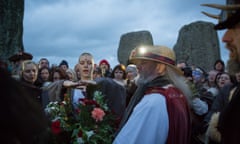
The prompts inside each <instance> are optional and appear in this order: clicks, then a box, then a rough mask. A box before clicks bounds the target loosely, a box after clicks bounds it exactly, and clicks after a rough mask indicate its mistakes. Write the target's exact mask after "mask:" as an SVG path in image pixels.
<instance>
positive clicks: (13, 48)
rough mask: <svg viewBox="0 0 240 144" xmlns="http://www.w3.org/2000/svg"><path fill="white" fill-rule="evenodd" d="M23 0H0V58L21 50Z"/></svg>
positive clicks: (5, 58) (6, 57)
mask: <svg viewBox="0 0 240 144" xmlns="http://www.w3.org/2000/svg"><path fill="white" fill-rule="evenodd" d="M23 16H24V0H0V58H1V59H3V60H7V59H8V58H9V57H10V56H12V55H13V54H16V53H18V52H19V51H23V50H24V47H23V40H22V35H23Z"/></svg>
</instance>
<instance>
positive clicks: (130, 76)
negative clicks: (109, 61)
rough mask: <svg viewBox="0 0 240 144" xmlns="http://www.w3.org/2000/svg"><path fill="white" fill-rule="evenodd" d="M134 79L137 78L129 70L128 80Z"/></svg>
mask: <svg viewBox="0 0 240 144" xmlns="http://www.w3.org/2000/svg"><path fill="white" fill-rule="evenodd" d="M134 78H135V74H134V72H133V71H130V70H129V71H128V72H127V79H128V80H133V79H134Z"/></svg>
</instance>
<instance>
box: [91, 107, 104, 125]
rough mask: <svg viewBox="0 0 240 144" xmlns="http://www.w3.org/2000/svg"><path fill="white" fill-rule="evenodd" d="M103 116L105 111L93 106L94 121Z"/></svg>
mask: <svg viewBox="0 0 240 144" xmlns="http://www.w3.org/2000/svg"><path fill="white" fill-rule="evenodd" d="M104 116H105V112H104V111H103V110H102V109H100V108H94V109H93V111H92V118H94V119H95V121H96V122H98V121H102V120H103V117H104Z"/></svg>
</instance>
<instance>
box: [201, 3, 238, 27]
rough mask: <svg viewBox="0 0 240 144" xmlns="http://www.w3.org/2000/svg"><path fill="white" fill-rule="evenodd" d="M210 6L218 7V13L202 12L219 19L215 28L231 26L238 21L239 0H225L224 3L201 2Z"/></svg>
mask: <svg viewBox="0 0 240 144" xmlns="http://www.w3.org/2000/svg"><path fill="white" fill-rule="evenodd" d="M202 6H207V7H211V8H216V9H220V10H221V13H220V14H219V15H213V14H209V13H206V12H203V14H205V15H207V16H209V17H211V18H215V19H218V20H219V23H218V24H217V25H215V27H214V28H215V29H218V30H220V29H226V28H232V27H234V26H235V25H236V24H238V23H239V22H240V1H239V0H226V5H218V4H202Z"/></svg>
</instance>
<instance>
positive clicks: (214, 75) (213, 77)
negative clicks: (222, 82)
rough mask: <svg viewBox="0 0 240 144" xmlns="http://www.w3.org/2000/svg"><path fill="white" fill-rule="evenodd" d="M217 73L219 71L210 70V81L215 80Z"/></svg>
mask: <svg viewBox="0 0 240 144" xmlns="http://www.w3.org/2000/svg"><path fill="white" fill-rule="evenodd" d="M216 75H217V72H215V71H210V72H209V73H208V81H209V82H214V81H215V78H216Z"/></svg>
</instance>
